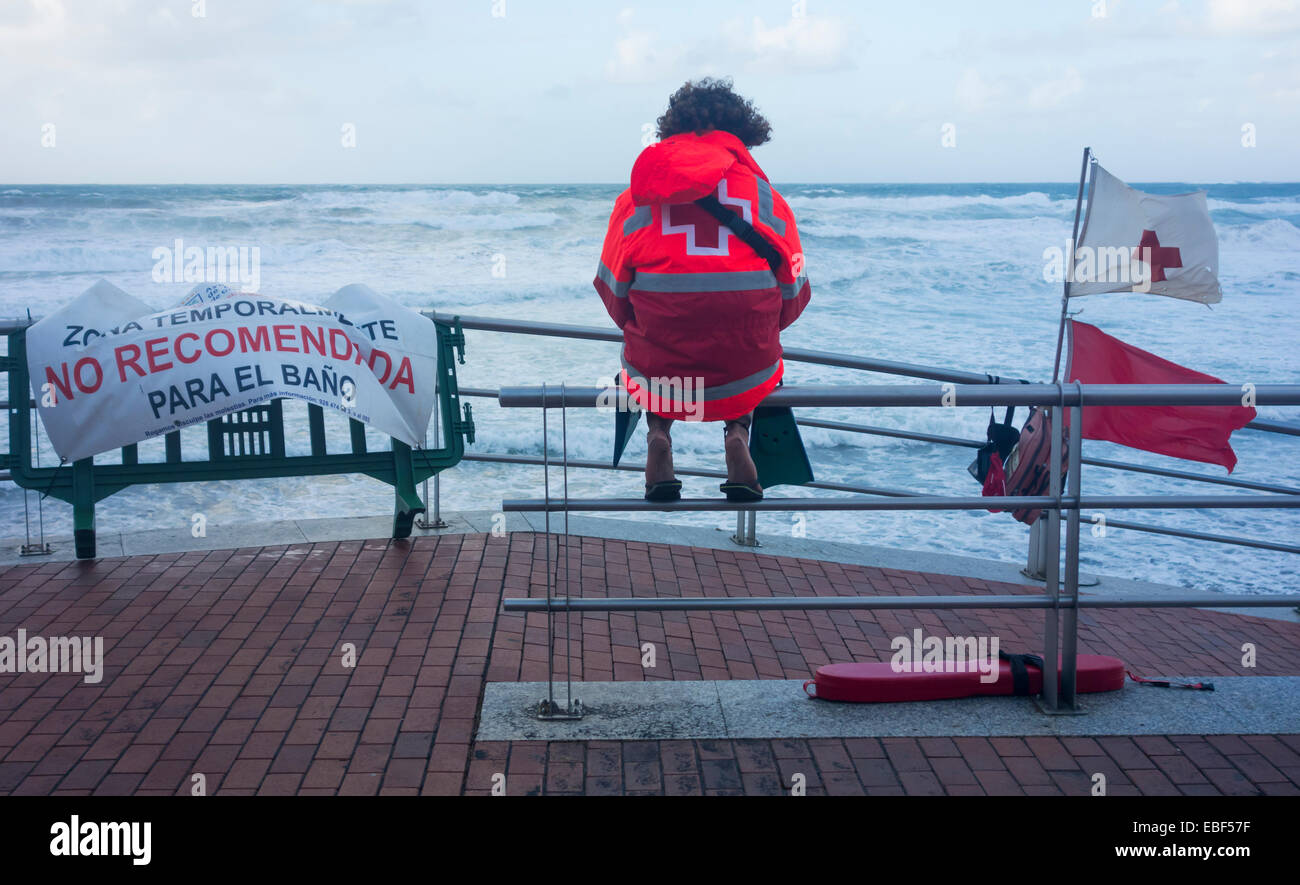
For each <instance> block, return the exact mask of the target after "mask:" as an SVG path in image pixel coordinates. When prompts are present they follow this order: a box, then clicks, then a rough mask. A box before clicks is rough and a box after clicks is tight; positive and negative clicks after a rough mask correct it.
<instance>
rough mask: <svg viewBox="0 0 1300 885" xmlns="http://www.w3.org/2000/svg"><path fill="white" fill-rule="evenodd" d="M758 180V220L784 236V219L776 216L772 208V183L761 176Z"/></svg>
mask: <svg viewBox="0 0 1300 885" xmlns="http://www.w3.org/2000/svg"><path fill="white" fill-rule="evenodd" d="M756 180H757V181H758V220H759V221H761V222H763V223H764V224H766V225H767V226H768V227H770V228H772V230H774V231H776V232H777V233H778V234H780V235H781V236H785V220H784V219H781V218H777V217H776V214H775V212H774V211H773V209H772V203H773V200H772V185H770V184H768V183H767V182H766V181H764V180H763V179H761V178H756Z"/></svg>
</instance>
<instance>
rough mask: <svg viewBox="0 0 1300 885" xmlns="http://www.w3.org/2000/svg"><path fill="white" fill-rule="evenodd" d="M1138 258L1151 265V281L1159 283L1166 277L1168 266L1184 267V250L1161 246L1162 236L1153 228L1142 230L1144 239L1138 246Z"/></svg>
mask: <svg viewBox="0 0 1300 885" xmlns="http://www.w3.org/2000/svg"><path fill="white" fill-rule="evenodd" d="M1136 257H1137V259H1138V260H1139V261H1142V262H1145V263H1146V264H1148V265H1150V267H1151V282H1153V283H1159V282H1161V281H1162V280H1164V279H1165V268H1166V267H1182V266H1183V255H1182V252H1181V251H1179V249H1178V248H1177V247H1175V246H1161V245H1160V238H1159V237H1157V236H1156V232H1155V231H1153V230H1144V231H1142V241H1141V242H1140V243H1138V246H1137V255H1136Z"/></svg>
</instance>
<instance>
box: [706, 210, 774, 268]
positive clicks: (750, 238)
mask: <svg viewBox="0 0 1300 885" xmlns="http://www.w3.org/2000/svg"><path fill="white" fill-rule="evenodd" d="M695 205H697V206H699V207H700V208H701V209H703V210H704V211H705V212H707V213H709V214H710V215H712V216H713V217H714V218H716V219H718V221H719V222H721V223H722V224H725V225H726V226H727V227H729V228H731V232H732V233H734V234H735V235H736V236H738V237H740V239H741V241H743V242H744V243H745V244H746V245H747V246H749V248H751V249H753V250H754V251H755V252H757V253H758V254H759V256H760V257H762V259H763V260H764V261H766V262H767V266H768V267H770V268H772V273H774V274H775V273H779V272H780V270H781V265H782V264H784V263H785V260H784V259H783V258H782V257H781V253H780V252H779V251H777V248H776V247H775V246H773V245H772V244H771V243H770V242H768V240H767V238H766V237H764V236H763V235H762V234H760V233H759V232H758V231H756V230H754V227H753V225H751V224H750V223H749V222H748V221H746V220H745V219H743V218H741V217H740V216H739V215H737V214H736V213H735V212H732V211H731V210H730V209H728V208H727V207H726V206H724V205H722V204H721V203H719V202H718V198H717V197H715V196H713V194H709V195H708V196H706V197H700V198H699V199H698V200H696V201H695Z"/></svg>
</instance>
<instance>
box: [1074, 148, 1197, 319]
mask: <svg viewBox="0 0 1300 885" xmlns="http://www.w3.org/2000/svg"><path fill="white" fill-rule="evenodd" d="M1101 292H1144V293H1151V294H1155V295H1167V296H1169V297H1170V298H1182V299H1184V300H1187V301H1199V302H1200V303H1202V304H1215V303H1217V302H1218V301H1220V300H1221V299H1222V298H1223V290H1222V289H1221V288H1220V287H1219V238H1218V235H1217V234H1215V232H1214V224H1213V223H1212V222H1211V221H1210V210H1209V207H1208V205H1207V204H1206V201H1205V191H1196V192H1194V193H1190V194H1174V195H1169V196H1165V195H1162V194H1148V193H1146V192H1144V191H1140V190H1137V189H1136V188H1131V187H1129V186H1128V185H1127V184H1125V183H1124V182H1122V181H1120V180H1119V179H1118V178H1116V177H1115V176H1113V175H1111V174H1110V173H1109V172H1107V171H1106V170H1105V169H1103V168H1102V167H1101V166H1100V165H1096V164H1094V165H1093V170H1092V181H1091V183H1090V186H1089V189H1088V209H1087V214H1086V215H1085V216H1084V221H1083V230H1082V231H1081V232H1080V234H1079V242H1078V244H1077V245H1076V246H1075V250H1074V262H1073V266H1072V275H1071V277H1070V280H1069V294H1070V295H1071V296H1077V295H1095V294H1098V293H1101Z"/></svg>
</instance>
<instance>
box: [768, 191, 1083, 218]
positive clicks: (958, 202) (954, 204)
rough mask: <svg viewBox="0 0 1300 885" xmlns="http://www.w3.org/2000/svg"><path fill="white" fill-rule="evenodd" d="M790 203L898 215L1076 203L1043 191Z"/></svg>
mask: <svg viewBox="0 0 1300 885" xmlns="http://www.w3.org/2000/svg"><path fill="white" fill-rule="evenodd" d="M786 202H787V203H789V204H790V206H791V207H792V208H795V209H800V208H803V209H883V210H886V211H889V212H898V213H908V212H942V211H949V210H953V209H964V208H969V207H982V208H1000V209H1035V210H1051V211H1056V210H1059V209H1062V208H1064V207H1073V205H1074V201H1073V200H1056V199H1053V198H1052V197H1050V196H1048V195H1047V194H1045V193H1042V192H1041V191H1029V192H1028V193H1023V194H1014V195H1012V196H1006V197H995V196H991V195H989V194H972V195H970V196H957V195H952V194H927V195H918V196H897V197H880V196H870V195H866V194H863V195H859V196H848V197H806V196H787V197H786Z"/></svg>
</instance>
